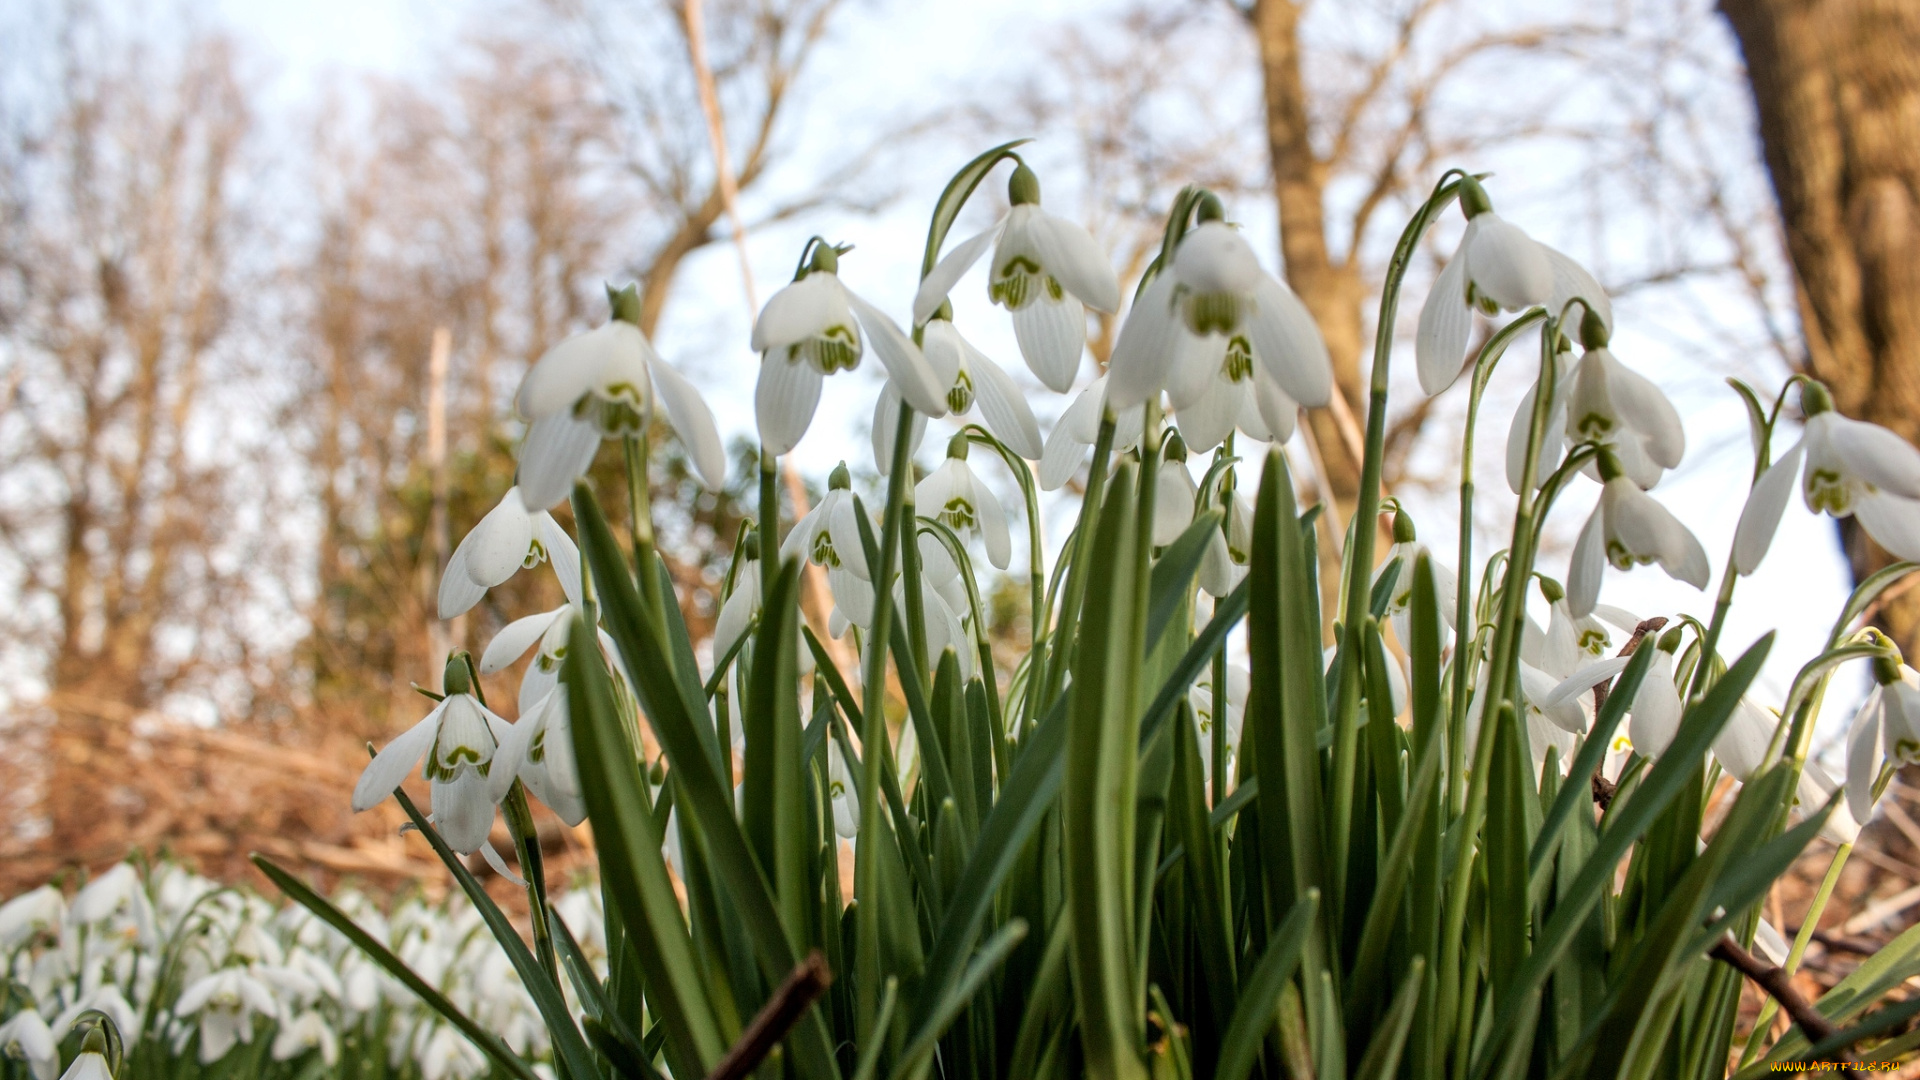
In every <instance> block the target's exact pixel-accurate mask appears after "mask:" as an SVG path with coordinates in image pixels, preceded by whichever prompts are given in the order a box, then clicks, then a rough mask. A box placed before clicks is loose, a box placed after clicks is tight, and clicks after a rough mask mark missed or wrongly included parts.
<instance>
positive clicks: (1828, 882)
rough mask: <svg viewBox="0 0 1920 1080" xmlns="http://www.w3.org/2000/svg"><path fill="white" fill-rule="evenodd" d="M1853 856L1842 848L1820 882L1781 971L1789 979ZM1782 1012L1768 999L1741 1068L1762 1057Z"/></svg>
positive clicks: (1848, 846) (1849, 846)
mask: <svg viewBox="0 0 1920 1080" xmlns="http://www.w3.org/2000/svg"><path fill="white" fill-rule="evenodd" d="M1852 854H1853V845H1852V844H1841V845H1840V846H1839V847H1837V848H1835V849H1834V852H1833V859H1832V860H1831V861H1829V862H1828V863H1827V876H1826V877H1824V878H1822V879H1821V880H1820V888H1819V890H1818V891H1816V892H1815V893H1814V894H1813V903H1811V904H1809V905H1807V915H1806V918H1804V919H1802V920H1801V921H1800V931H1799V932H1798V933H1796V934H1794V935H1793V947H1792V948H1790V949H1788V950H1787V962H1786V964H1785V965H1784V966H1783V967H1782V968H1781V970H1782V971H1785V972H1786V973H1787V977H1788V978H1792V977H1793V973H1794V972H1796V971H1799V970H1800V960H1801V958H1802V957H1804V956H1805V955H1806V953H1807V945H1808V943H1810V942H1812V941H1813V932H1814V930H1815V929H1817V928H1818V927H1819V926H1820V916H1821V915H1823V914H1825V913H1826V910H1827V901H1828V900H1830V899H1832V898H1833V890H1834V887H1835V886H1837V885H1839V884H1840V871H1842V870H1844V869H1846V866H1847V858H1848V857H1849V856H1851V855H1852ZM1779 1011H1780V1003H1779V1002H1778V1001H1775V1000H1774V999H1773V998H1771V997H1769V998H1767V1001H1766V1004H1764V1005H1762V1006H1761V1007H1760V1015H1759V1016H1758V1017H1756V1018H1755V1019H1754V1021H1753V1032H1752V1033H1751V1034H1750V1035H1748V1036H1747V1046H1746V1049H1745V1050H1743V1051H1742V1052H1741V1054H1740V1067H1741V1068H1745V1067H1746V1066H1747V1065H1748V1064H1749V1063H1751V1062H1752V1061H1753V1059H1754V1057H1755V1056H1757V1055H1758V1054H1759V1053H1760V1047H1761V1045H1762V1044H1763V1043H1764V1042H1765V1040H1766V1034H1767V1028H1768V1027H1769V1026H1771V1025H1772V1023H1773V1018H1774V1015H1775V1014H1776V1013H1778V1012H1779Z"/></svg>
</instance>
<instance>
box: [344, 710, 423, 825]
mask: <svg viewBox="0 0 1920 1080" xmlns="http://www.w3.org/2000/svg"><path fill="white" fill-rule="evenodd" d="M444 708H445V706H444V705H442V706H440V707H437V708H435V709H434V710H433V711H432V712H430V713H428V714H427V715H426V718H425V719H423V720H421V721H420V722H419V723H417V724H415V725H413V726H412V727H410V728H408V729H407V730H406V731H404V732H401V733H400V735H399V737H397V738H395V739H394V740H393V741H392V742H390V743H388V744H387V745H386V746H385V747H384V748H382V749H381V751H380V752H379V753H378V754H375V755H374V756H373V760H372V761H369V762H367V767H366V769H365V771H363V772H361V774H360V780H359V782H358V783H356V784H354V785H353V811H354V813H356V814H357V813H359V812H361V811H362V810H369V809H372V808H373V807H375V806H378V805H379V804H380V803H381V801H382V800H384V799H385V798H386V797H387V796H388V795H391V794H393V789H394V788H397V787H399V786H400V781H402V780H405V779H406V778H407V774H408V773H409V772H412V771H413V767H414V766H415V765H418V764H420V759H421V758H423V757H425V756H426V755H427V750H428V748H430V747H431V746H433V737H434V736H435V735H436V734H438V733H439V731H440V715H441V711H442V709H444Z"/></svg>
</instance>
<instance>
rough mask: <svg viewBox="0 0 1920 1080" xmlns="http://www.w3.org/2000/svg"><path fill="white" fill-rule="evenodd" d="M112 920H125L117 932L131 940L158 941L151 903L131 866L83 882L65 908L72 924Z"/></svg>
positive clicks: (118, 867)
mask: <svg viewBox="0 0 1920 1080" xmlns="http://www.w3.org/2000/svg"><path fill="white" fill-rule="evenodd" d="M114 919H124V920H125V922H124V924H123V925H122V926H121V927H120V929H121V931H122V933H124V934H125V935H126V936H127V937H129V938H131V939H133V940H136V941H140V942H147V943H152V942H156V941H158V940H159V936H160V935H159V928H158V926H157V925H156V922H155V919H154V913H153V902H152V901H150V900H148V899H147V892H146V889H145V887H144V886H143V885H142V883H141V881H140V873H139V871H137V870H135V869H134V868H133V865H132V864H131V863H120V864H118V865H116V866H114V867H113V869H111V870H108V871H107V872H106V873H104V874H101V875H100V876H99V877H97V878H94V879H93V880H92V881H89V882H87V884H86V887H85V888H82V889H81V890H80V891H79V892H78V893H75V894H74V897H73V904H72V906H71V907H69V908H68V909H67V921H68V922H70V923H73V924H76V925H81V926H85V925H89V924H99V923H104V922H107V921H109V920H114Z"/></svg>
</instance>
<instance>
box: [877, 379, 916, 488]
mask: <svg viewBox="0 0 1920 1080" xmlns="http://www.w3.org/2000/svg"><path fill="white" fill-rule="evenodd" d="M899 430H900V391H899V390H898V389H896V388H895V387H894V385H893V380H892V379H888V380H887V381H886V382H885V383H882V384H881V386H880V396H879V397H878V398H876V399H874V403H873V461H874V465H875V466H876V467H877V468H878V469H879V470H880V475H881V476H885V475H887V474H888V473H889V472H891V471H892V470H893V437H894V435H895V434H897V433H898V432H899ZM912 431H913V437H912V438H910V439H909V440H907V457H908V458H909V459H911V458H912V457H913V455H914V454H917V453H919V452H920V442H921V440H922V439H925V438H926V435H927V418H926V417H925V416H923V415H921V414H920V413H919V412H918V411H916V412H915V413H914V414H913V427H912Z"/></svg>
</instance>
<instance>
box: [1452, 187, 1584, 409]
mask: <svg viewBox="0 0 1920 1080" xmlns="http://www.w3.org/2000/svg"><path fill="white" fill-rule="evenodd" d="M1460 210H1461V212H1462V213H1464V214H1465V215H1466V217H1467V229H1466V232H1465V233H1463V234H1461V237H1460V246H1459V247H1457V248H1455V249H1454V253H1453V258H1451V259H1448V260H1447V265H1446V266H1445V267H1443V268H1442V269H1441V271H1440V276H1439V277H1437V278H1435V279H1434V282H1433V289H1432V291H1430V292H1429V293H1427V302H1426V303H1425V304H1424V305H1423V306H1422V307H1421V309H1420V326H1419V331H1418V333H1417V334H1416V336H1415V338H1414V366H1415V367H1416V368H1417V369H1418V371H1419V375H1420V388H1421V389H1423V390H1425V391H1426V392H1427V395H1428V396H1429V397H1431V396H1432V395H1434V394H1438V393H1440V392H1441V391H1442V390H1445V389H1446V388H1447V387H1449V386H1452V385H1453V383H1454V380H1456V379H1458V378H1459V377H1460V370H1461V366H1462V364H1463V363H1464V362H1465V360H1466V353H1467V335H1468V334H1469V332H1470V331H1471V330H1472V329H1473V313H1474V312H1475V311H1479V312H1481V313H1482V314H1485V315H1489V316H1491V315H1497V314H1499V313H1500V312H1501V311H1519V310H1520V309H1521V308H1526V307H1532V306H1533V305H1535V304H1546V305H1548V307H1549V309H1550V312H1551V313H1552V314H1553V315H1554V316H1555V317H1556V318H1557V317H1559V316H1560V314H1561V310H1562V309H1563V308H1564V307H1565V306H1566V305H1567V303H1568V302H1569V301H1570V300H1572V299H1575V298H1578V299H1580V300H1582V301H1584V302H1585V303H1586V305H1587V307H1588V308H1589V309H1590V310H1593V311H1596V312H1598V313H1599V316H1600V318H1601V319H1602V320H1603V321H1604V322H1605V323H1606V324H1607V325H1609V326H1611V325H1612V322H1613V312H1612V307H1611V305H1610V304H1609V303H1608V301H1607V297H1606V294H1605V293H1604V292H1603V291H1602V290H1601V288H1600V286H1599V283H1597V282H1595V281H1594V280H1593V275H1591V274H1589V273H1587V271H1586V270H1585V269H1584V268H1582V267H1581V266H1580V264H1579V263H1576V262H1574V261H1573V260H1572V259H1569V258H1567V257H1566V256H1565V255H1562V254H1561V253H1559V252H1558V251H1555V250H1554V249H1552V248H1550V247H1548V246H1547V245H1545V244H1542V243H1540V242H1539V241H1537V240H1535V239H1533V238H1532V237H1530V236H1528V235H1527V233H1526V230H1524V229H1522V228H1520V227H1519V226H1518V225H1515V224H1513V223H1512V222H1510V221H1507V220H1506V219H1504V218H1502V217H1501V216H1500V215H1499V214H1496V213H1494V212H1493V203H1492V201H1491V200H1490V199H1488V197H1487V192H1486V189H1485V188H1483V187H1481V186H1480V183H1479V181H1477V180H1475V179H1474V178H1472V177H1470V176H1469V177H1464V178H1462V179H1461V181H1460Z"/></svg>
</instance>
